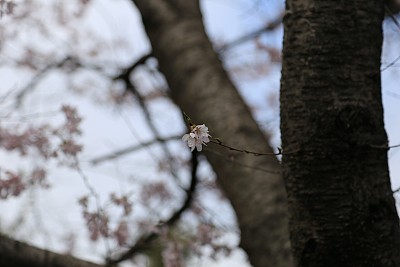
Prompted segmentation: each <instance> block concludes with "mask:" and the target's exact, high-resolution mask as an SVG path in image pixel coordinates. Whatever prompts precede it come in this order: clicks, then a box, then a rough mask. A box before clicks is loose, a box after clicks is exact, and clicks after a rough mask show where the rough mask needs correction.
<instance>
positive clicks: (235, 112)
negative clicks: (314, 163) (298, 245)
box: [133, 0, 291, 267]
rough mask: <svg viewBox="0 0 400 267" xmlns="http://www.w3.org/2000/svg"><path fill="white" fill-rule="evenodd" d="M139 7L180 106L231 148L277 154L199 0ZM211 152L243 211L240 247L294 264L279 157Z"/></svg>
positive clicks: (264, 259) (263, 261) (267, 261)
mask: <svg viewBox="0 0 400 267" xmlns="http://www.w3.org/2000/svg"><path fill="white" fill-rule="evenodd" d="M133 2H134V3H135V4H136V6H137V7H138V9H139V10H140V12H141V14H142V19H143V23H144V26H145V29H146V31H147V34H148V36H149V39H150V42H151V45H152V48H153V54H154V55H155V56H156V57H157V59H158V61H159V66H160V70H161V71H162V73H163V74H164V75H165V77H166V80H167V82H168V84H169V86H170V88H171V95H172V99H173V100H174V101H175V103H176V104H177V105H178V106H179V107H180V108H181V109H182V110H183V111H185V112H186V113H187V114H188V115H189V116H190V117H191V119H192V120H193V122H194V123H198V124H202V123H205V124H206V125H207V126H208V127H209V128H210V131H211V132H210V133H211V135H213V137H218V138H220V139H221V140H222V141H223V142H224V143H226V144H228V145H231V146H234V147H239V148H245V149H248V150H256V151H262V152H272V149H271V148H270V147H269V145H268V141H267V139H266V138H265V136H264V135H263V133H262V132H261V131H260V129H259V128H258V126H257V124H256V123H255V121H254V119H253V118H252V116H251V113H250V112H249V110H248V108H247V106H246V105H245V103H244V102H243V100H242V98H241V97H240V95H239V94H238V92H237V90H236V88H235V87H234V85H233V84H232V82H231V81H230V79H229V78H228V76H227V74H226V72H225V71H224V69H223V67H222V65H221V62H220V60H219V58H218V56H217V55H216V53H215V52H214V50H213V48H212V46H211V44H210V42H209V40H208V38H207V36H206V33H205V31H204V27H203V24H202V15H201V12H200V8H199V3H198V1H194V0H191V1H187V0H168V1H165V0H134V1H133ZM205 154H206V156H207V159H208V160H209V162H210V163H211V165H212V167H213V169H214V171H215V172H216V173H217V176H218V181H219V183H220V185H221V187H222V189H223V190H224V191H225V193H226V195H227V197H228V198H229V200H230V201H231V203H232V206H233V208H234V210H235V212H236V215H237V218H238V222H239V227H240V230H241V243H240V245H241V247H242V248H243V249H244V250H245V251H246V253H247V254H248V258H249V260H250V263H251V264H252V265H253V266H254V267H267V266H271V267H288V266H289V267H290V266H291V257H290V249H289V237H288V231H287V206H286V193H285V189H284V185H283V180H282V179H281V174H280V165H279V163H278V161H277V159H276V158H275V157H274V156H271V157H268V156H259V157H256V156H253V155H247V154H244V153H237V152H234V151H229V150H227V149H225V148H221V147H219V146H217V145H213V144H210V145H209V146H208V147H207V148H206V150H205ZM260 169H262V170H260Z"/></svg>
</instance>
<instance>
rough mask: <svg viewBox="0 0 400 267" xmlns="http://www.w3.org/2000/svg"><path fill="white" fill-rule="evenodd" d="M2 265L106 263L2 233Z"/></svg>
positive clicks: (58, 266)
mask: <svg viewBox="0 0 400 267" xmlns="http://www.w3.org/2000/svg"><path fill="white" fill-rule="evenodd" d="M0 266H7V267H44V266H52V267H71V266H74V267H104V265H99V264H96V263H91V262H88V261H84V260H81V259H77V258H74V257H71V256H68V255H62V254H58V253H54V252H51V251H48V250H44V249H40V248H37V247H34V246H31V245H28V244H26V243H23V242H20V241H16V240H13V239H11V238H9V237H6V236H4V235H0Z"/></svg>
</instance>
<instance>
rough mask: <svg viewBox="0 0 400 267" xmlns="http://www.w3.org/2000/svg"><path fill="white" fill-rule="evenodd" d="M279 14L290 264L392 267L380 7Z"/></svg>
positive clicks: (397, 259) (333, 5)
mask: <svg viewBox="0 0 400 267" xmlns="http://www.w3.org/2000/svg"><path fill="white" fill-rule="evenodd" d="M286 9H287V10H286V17H285V20H284V24H285V36H284V49H283V70H282V80H281V130H282V141H283V150H284V152H285V151H286V152H288V154H286V155H285V154H284V156H283V166H284V179H285V183H286V188H287V192H288V201H289V215H290V226H289V228H290V236H291V244H292V249H293V253H294V261H295V265H296V266H301V267H303V266H307V267H314V266H315V267H317V266H318V267H337V266H341V267H346V266H349V267H350V266H352V267H353V266H358V267H370V266H375V267H390V266H400V235H399V220H398V216H397V213H396V209H395V203H394V199H393V196H392V191H391V187H390V181H389V173H388V166H387V149H384V148H383V147H385V146H387V136H386V133H385V130H384V125H383V110H382V103H381V88H380V86H381V81H380V56H381V47H382V29H381V25H382V19H383V15H384V7H383V1H361V0H351V1H335V0H327V1H316V0H307V1H305V0H302V1H298V0H287V1H286Z"/></svg>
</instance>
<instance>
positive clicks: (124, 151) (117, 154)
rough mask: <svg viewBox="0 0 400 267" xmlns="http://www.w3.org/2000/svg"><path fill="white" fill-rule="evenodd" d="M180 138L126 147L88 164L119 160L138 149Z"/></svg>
mask: <svg viewBox="0 0 400 267" xmlns="http://www.w3.org/2000/svg"><path fill="white" fill-rule="evenodd" d="M181 137H182V135H174V136H170V137H166V138H162V139H160V138H157V139H154V140H151V141H148V142H145V143H140V144H138V145H132V146H128V147H126V148H123V149H120V150H116V151H114V152H111V153H108V154H105V155H102V156H98V157H96V158H94V159H92V160H90V163H91V164H93V165H97V164H100V163H102V162H104V161H107V160H111V159H116V158H119V157H121V156H124V155H126V154H128V153H131V152H134V151H137V150H139V149H142V148H144V147H148V146H152V145H154V144H156V143H158V142H168V141H171V140H177V139H179V138H181Z"/></svg>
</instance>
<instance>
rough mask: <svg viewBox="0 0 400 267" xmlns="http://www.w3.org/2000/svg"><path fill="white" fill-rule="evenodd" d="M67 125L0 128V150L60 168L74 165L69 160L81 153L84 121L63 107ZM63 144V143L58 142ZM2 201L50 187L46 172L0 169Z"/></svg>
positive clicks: (7, 167) (39, 170)
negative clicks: (52, 162)
mask: <svg viewBox="0 0 400 267" xmlns="http://www.w3.org/2000/svg"><path fill="white" fill-rule="evenodd" d="M61 111H62V112H63V114H64V116H65V122H64V123H63V124H61V125H59V126H56V127H55V126H50V125H48V124H44V125H39V126H33V125H28V126H27V127H24V128H23V127H20V126H19V125H17V126H16V127H13V128H10V127H9V128H5V127H4V126H0V150H5V151H7V153H13V152H17V153H18V155H19V156H21V157H24V158H29V157H32V158H35V159H36V160H42V161H43V164H44V162H46V161H48V160H50V159H56V160H57V161H58V162H59V163H60V164H67V165H71V164H70V163H69V162H70V158H71V157H75V156H76V155H77V154H78V152H80V151H81V150H82V146H81V145H79V144H78V143H77V142H76V138H77V137H78V136H79V135H80V134H81V131H80V129H79V125H80V123H81V121H82V119H81V117H80V116H79V115H78V113H77V111H76V109H75V108H73V107H71V106H67V105H64V106H63V107H62V108H61ZM59 140H61V142H60V141H59ZM0 167H1V168H0V198H1V199H6V198H8V197H10V196H18V195H20V194H21V193H22V192H23V191H24V190H25V189H27V188H28V187H29V186H35V185H38V186H41V187H43V188H47V187H49V184H48V183H47V181H46V175H47V172H46V169H45V168H44V167H40V166H36V167H34V168H33V169H32V170H31V171H29V170H24V171H19V172H15V171H13V170H11V168H10V166H0Z"/></svg>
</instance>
